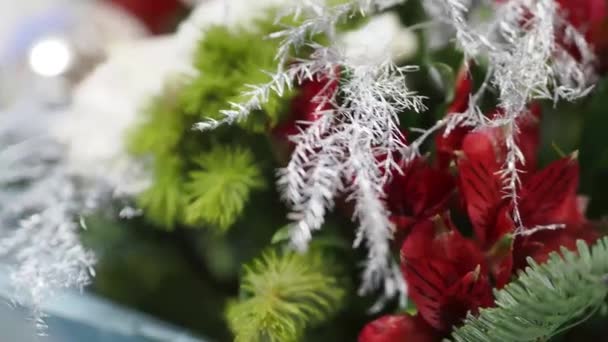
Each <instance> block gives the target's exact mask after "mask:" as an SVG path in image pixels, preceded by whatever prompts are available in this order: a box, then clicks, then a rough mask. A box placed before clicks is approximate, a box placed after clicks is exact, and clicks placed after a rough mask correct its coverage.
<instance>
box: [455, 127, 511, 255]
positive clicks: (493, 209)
mask: <svg viewBox="0 0 608 342" xmlns="http://www.w3.org/2000/svg"><path fill="white" fill-rule="evenodd" d="M496 150H497V146H496V144H495V139H493V135H492V132H491V131H479V132H473V133H470V134H468V135H467V137H466V138H465V140H464V142H463V152H464V157H463V158H462V159H461V160H460V161H459V163H458V169H459V171H460V172H459V176H460V179H459V180H460V190H461V192H462V195H463V198H464V201H465V205H466V209H467V213H468V214H469V218H470V220H471V223H472V224H473V228H474V230H475V236H476V238H477V239H478V240H479V241H480V243H481V245H482V246H487V245H491V244H493V243H494V241H489V240H488V236H489V235H491V234H490V230H491V229H493V227H494V222H495V220H496V215H497V211H498V208H499V206H500V204H501V202H502V195H501V183H500V177H499V176H498V175H497V172H498V171H499V170H500V166H501V163H500V162H499V161H498V160H497V153H496ZM484 248H485V247H484Z"/></svg>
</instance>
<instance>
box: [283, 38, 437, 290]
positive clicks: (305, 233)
mask: <svg viewBox="0 0 608 342" xmlns="http://www.w3.org/2000/svg"><path fill="white" fill-rule="evenodd" d="M325 50H329V51H330V52H326V53H322V54H317V57H324V56H332V57H333V59H332V60H331V61H330V63H337V64H334V65H340V67H341V68H342V70H343V71H342V75H343V76H342V77H341V79H340V87H339V89H338V90H337V92H336V93H335V94H333V95H332V97H331V98H328V97H327V96H326V97H324V96H323V94H322V93H320V94H319V95H317V97H316V98H317V100H318V101H323V99H324V101H325V102H321V103H323V104H324V105H322V106H319V107H318V108H324V107H325V104H330V105H331V106H332V107H333V108H332V109H325V110H321V111H320V112H318V113H316V114H317V115H318V118H317V119H316V120H314V121H312V122H308V123H303V124H304V127H306V128H305V129H302V130H301V132H300V133H299V134H297V135H295V136H294V137H293V141H294V142H295V143H296V147H295V151H294V153H293V155H292V159H291V161H290V163H289V164H288V165H287V167H286V168H284V169H283V170H281V171H280V178H279V185H280V186H281V187H282V188H283V193H284V198H285V199H286V200H287V201H288V203H289V204H290V205H291V208H292V210H293V212H292V214H291V215H290V218H292V219H295V220H296V223H295V224H294V225H293V228H292V242H293V243H294V244H295V245H296V247H298V248H300V249H303V248H305V247H306V245H307V244H308V241H309V240H310V238H311V236H312V232H313V231H314V230H317V229H320V227H321V225H322V223H323V220H324V217H323V216H324V215H325V212H326V210H329V209H331V207H332V206H333V201H334V198H335V197H336V196H338V195H340V194H341V192H345V193H346V194H348V198H347V199H348V200H350V201H353V202H354V203H355V205H354V209H355V210H354V218H355V219H356V220H357V221H358V222H359V229H358V231H357V238H356V241H355V246H359V245H360V244H361V243H362V242H363V241H365V242H366V246H367V248H368V261H367V265H366V268H365V271H364V273H363V283H362V285H361V292H362V293H368V292H370V291H372V290H374V289H376V288H378V287H379V286H383V287H384V289H385V292H391V295H394V294H395V293H396V291H397V290H401V289H403V287H402V286H397V285H395V284H396V281H395V279H397V278H398V276H397V277H395V275H394V272H392V270H393V268H392V267H391V263H392V261H391V260H390V246H389V241H390V239H391V238H392V230H391V227H392V224H391V223H390V221H389V219H388V215H389V213H388V211H387V210H386V208H385V206H384V203H383V198H384V185H385V184H386V182H387V181H388V179H389V178H390V176H391V173H392V172H393V171H395V170H399V168H400V164H399V157H400V156H401V155H403V154H404V153H405V151H407V150H409V147H408V146H407V145H406V143H405V138H404V137H403V134H402V132H401V131H400V129H399V120H398V114H399V113H402V112H403V111H406V110H410V111H414V112H421V111H424V110H425V109H426V107H425V106H424V104H423V100H424V97H423V96H420V95H417V94H416V93H415V92H413V91H411V90H410V89H409V88H408V87H407V84H406V78H405V77H406V73H408V72H411V71H414V70H415V68H412V67H411V66H406V67H397V66H396V65H394V64H393V63H392V62H390V61H388V60H387V61H385V62H382V63H380V64H379V65H376V64H372V65H360V64H353V63H351V62H350V61H349V60H348V58H347V57H345V56H343V55H341V54H340V52H339V51H337V50H333V51H331V49H329V48H325ZM322 61H323V60H322V59H320V60H317V63H320V64H322ZM324 77H330V78H331V77H335V76H332V74H329V75H326V76H324ZM332 81H333V82H336V81H337V80H335V79H334V80H332ZM332 81H330V82H332ZM336 98H339V99H340V101H336Z"/></svg>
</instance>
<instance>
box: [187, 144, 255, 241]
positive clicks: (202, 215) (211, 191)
mask: <svg viewBox="0 0 608 342" xmlns="http://www.w3.org/2000/svg"><path fill="white" fill-rule="evenodd" d="M194 162H195V163H196V164H197V165H198V170H196V171H191V172H190V173H189V175H188V176H189V181H188V182H187V183H186V185H185V188H186V192H187V198H188V204H187V206H186V209H185V222H186V223H187V224H190V225H195V224H198V223H206V224H210V225H213V226H216V227H217V228H219V229H220V230H222V231H225V230H226V229H228V228H229V227H230V226H231V225H232V224H233V223H234V222H235V221H236V220H237V219H238V218H239V216H240V215H241V214H242V212H243V209H244V207H245V204H246V203H247V201H248V200H249V196H250V194H251V192H252V191H254V190H258V189H262V188H264V187H265V186H266V183H265V180H264V178H263V177H262V172H261V170H260V168H259V166H258V165H256V164H255V162H254V157H253V154H252V153H251V151H249V150H247V149H244V148H239V147H237V148H229V147H222V146H219V147H214V148H213V149H212V150H211V151H209V152H207V153H205V154H202V155H201V156H199V157H198V158H197V159H195V160H194Z"/></svg>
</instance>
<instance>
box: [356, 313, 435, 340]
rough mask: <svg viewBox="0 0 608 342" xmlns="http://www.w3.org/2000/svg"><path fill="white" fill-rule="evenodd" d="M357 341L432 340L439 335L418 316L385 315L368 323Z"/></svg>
mask: <svg viewBox="0 0 608 342" xmlns="http://www.w3.org/2000/svg"><path fill="white" fill-rule="evenodd" d="M358 340H359V342H397V341H412V342H434V341H440V336H439V335H438V333H437V332H436V331H434V330H433V328H432V327H431V326H429V325H428V324H427V323H426V322H425V321H424V320H423V319H422V318H421V317H420V316H418V315H417V316H409V315H387V316H382V317H380V318H378V319H376V320H375V321H373V322H370V323H368V324H367V325H366V326H365V327H364V328H363V330H362V331H361V333H360V334H359V339H358Z"/></svg>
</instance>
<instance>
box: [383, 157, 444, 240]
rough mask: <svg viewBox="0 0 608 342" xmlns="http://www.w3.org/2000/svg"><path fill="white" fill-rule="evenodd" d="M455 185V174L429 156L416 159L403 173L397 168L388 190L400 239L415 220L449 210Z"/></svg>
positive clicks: (387, 198) (388, 199)
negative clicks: (436, 164) (428, 160)
mask: <svg viewBox="0 0 608 342" xmlns="http://www.w3.org/2000/svg"><path fill="white" fill-rule="evenodd" d="M454 187H455V182H454V177H453V176H452V175H451V174H449V173H448V172H446V171H445V170H439V169H436V168H433V167H432V166H430V165H429V164H428V162H427V160H426V158H417V159H415V160H413V161H412V162H410V163H409V164H407V165H406V166H405V169H404V170H403V172H402V173H401V174H399V173H397V172H394V173H393V178H392V179H391V181H390V182H389V183H388V184H387V185H386V187H385V192H386V204H387V207H388V209H389V211H390V213H391V217H390V219H391V221H392V222H393V223H394V224H395V228H396V231H397V232H396V233H397V238H396V240H397V241H398V242H400V241H401V239H402V238H400V235H402V234H404V233H406V232H407V231H408V229H409V228H410V227H411V226H413V225H414V224H416V223H418V222H420V221H422V220H424V219H427V218H430V217H432V216H435V215H437V214H439V213H441V212H443V211H445V210H446V205H447V202H448V200H449V199H450V195H451V194H452V193H453V191H454Z"/></svg>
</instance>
